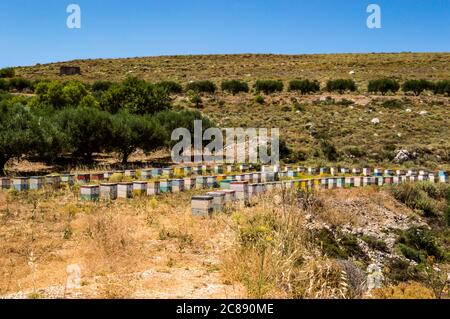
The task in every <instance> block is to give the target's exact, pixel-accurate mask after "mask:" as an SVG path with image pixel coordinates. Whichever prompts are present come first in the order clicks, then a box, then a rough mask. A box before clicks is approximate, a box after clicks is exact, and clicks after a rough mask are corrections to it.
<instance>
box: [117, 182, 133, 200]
mask: <svg viewBox="0 0 450 319" xmlns="http://www.w3.org/2000/svg"><path fill="white" fill-rule="evenodd" d="M132 197H133V183H118V184H117V198H132Z"/></svg>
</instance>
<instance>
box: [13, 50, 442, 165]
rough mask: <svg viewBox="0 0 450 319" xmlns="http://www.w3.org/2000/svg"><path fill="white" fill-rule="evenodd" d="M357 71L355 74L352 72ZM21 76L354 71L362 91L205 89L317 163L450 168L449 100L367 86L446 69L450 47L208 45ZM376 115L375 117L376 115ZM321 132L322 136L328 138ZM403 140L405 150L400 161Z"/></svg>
mask: <svg viewBox="0 0 450 319" xmlns="http://www.w3.org/2000/svg"><path fill="white" fill-rule="evenodd" d="M62 65H75V66H80V67H81V71H82V75H81V76H70V77H67V76H65V77H61V76H59V75H58V74H59V67H60V66H62ZM350 71H354V74H353V75H350V74H349V72H350ZM16 73H17V76H21V77H25V78H30V79H59V80H68V79H74V80H81V81H84V82H89V83H93V82H95V81H99V80H102V81H104V80H110V81H121V80H123V79H124V78H126V77H129V76H134V77H138V78H141V79H145V80H147V81H149V82H157V81H161V80H174V81H177V82H179V83H181V84H186V83H187V82H189V81H193V80H205V79H208V80H212V81H214V82H215V83H216V84H217V85H218V86H220V82H221V80H223V79H242V80H244V81H246V82H248V83H249V85H250V86H251V85H253V83H254V81H255V80H257V79H282V80H283V81H284V83H285V87H287V83H288V81H289V80H292V79H296V78H308V79H317V80H319V81H321V87H322V88H323V87H324V84H325V82H326V81H327V80H329V79H336V78H340V77H341V78H350V77H352V78H354V80H355V81H356V83H357V85H358V91H357V92H355V93H353V94H349V95H339V94H337V93H336V94H330V93H328V92H324V91H322V92H321V93H318V94H314V95H308V96H304V95H303V96H302V95H299V94H298V93H290V92H286V89H285V90H284V92H282V93H276V94H273V95H270V96H264V102H263V103H257V102H255V99H254V93H253V92H250V93H248V94H245V93H244V94H238V95H236V96H232V95H230V94H225V93H223V92H221V91H220V90H219V92H217V93H216V94H214V95H208V94H206V95H203V96H202V105H201V107H202V112H203V113H205V114H206V115H208V116H209V117H210V118H212V119H213V120H214V121H215V122H216V123H217V124H218V125H219V126H221V127H256V128H259V127H266V128H271V127H277V128H280V131H281V137H282V139H283V141H285V142H286V144H287V145H288V147H289V148H290V149H291V156H290V160H291V161H292V162H306V163H311V164H314V165H317V164H319V165H320V164H327V162H337V163H340V164H344V165H357V166H361V165H365V164H366V163H367V164H371V165H385V166H390V167H392V166H393V165H398V166H406V167H411V166H421V167H427V168H431V169H449V163H450V116H449V115H450V101H449V98H448V97H445V96H432V95H430V94H429V92H428V93H424V94H422V95H421V96H419V97H416V96H411V95H406V94H404V93H403V92H401V91H399V92H398V93H397V94H396V95H388V96H376V95H373V94H371V95H369V94H368V93H367V82H368V80H370V79H377V78H382V77H392V78H396V79H398V80H399V82H402V81H404V80H406V79H420V78H425V79H429V80H432V81H438V80H444V79H450V53H398V54H395V53H392V54H391V53H390V54H335V55H251V54H247V55H244V54H241V55H202V56H165V57H142V58H128V59H97V60H77V61H71V62H63V63H52V64H45V65H36V66H32V67H19V68H17V69H16ZM173 106H174V107H175V108H176V109H191V108H193V107H194V105H193V103H192V102H191V101H190V99H189V96H188V95H187V94H180V95H178V96H173ZM373 120H379V124H372V121H373ZM324 141H326V143H325V144H324ZM400 150H405V151H407V153H409V156H408V157H407V158H406V160H403V161H400V162H399V161H396V160H395V157H396V155H397V154H398V152H399V151H400Z"/></svg>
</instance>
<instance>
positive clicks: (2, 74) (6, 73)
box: [0, 68, 16, 78]
mask: <svg viewBox="0 0 450 319" xmlns="http://www.w3.org/2000/svg"><path fill="white" fill-rule="evenodd" d="M15 76H16V71H15V70H14V68H3V69H0V78H13V77H15Z"/></svg>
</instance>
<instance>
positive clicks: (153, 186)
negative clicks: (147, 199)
mask: <svg viewBox="0 0 450 319" xmlns="http://www.w3.org/2000/svg"><path fill="white" fill-rule="evenodd" d="M160 189H161V188H160V186H159V181H153V182H148V184H147V195H148V196H153V195H158V194H160Z"/></svg>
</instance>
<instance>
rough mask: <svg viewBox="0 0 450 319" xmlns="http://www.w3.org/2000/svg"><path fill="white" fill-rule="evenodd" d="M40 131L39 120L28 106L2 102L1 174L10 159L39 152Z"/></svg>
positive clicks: (0, 126)
mask: <svg viewBox="0 0 450 319" xmlns="http://www.w3.org/2000/svg"><path fill="white" fill-rule="evenodd" d="M40 132H41V128H40V124H39V121H38V120H37V119H36V117H35V116H34V115H33V114H32V113H31V111H30V110H29V109H28V108H27V107H25V106H23V105H21V104H18V103H15V104H8V103H7V102H6V101H2V102H1V103H0V174H1V173H2V172H3V171H4V167H5V164H6V162H7V161H8V160H9V159H11V158H14V157H20V156H22V155H28V154H30V155H33V154H34V153H36V152H37V148H36V145H38V144H39V143H41V142H42V141H41V136H42V135H41V134H40Z"/></svg>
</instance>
